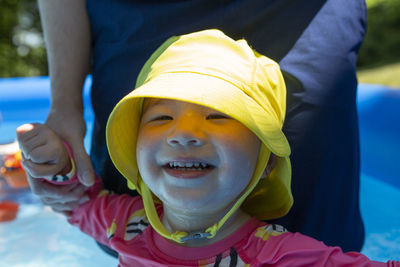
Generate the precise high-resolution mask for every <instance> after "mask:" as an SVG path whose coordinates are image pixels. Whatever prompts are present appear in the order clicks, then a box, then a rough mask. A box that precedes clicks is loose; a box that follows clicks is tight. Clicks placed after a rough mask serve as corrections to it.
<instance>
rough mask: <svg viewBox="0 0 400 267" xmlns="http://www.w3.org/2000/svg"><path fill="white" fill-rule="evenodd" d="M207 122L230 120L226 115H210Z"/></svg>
mask: <svg viewBox="0 0 400 267" xmlns="http://www.w3.org/2000/svg"><path fill="white" fill-rule="evenodd" d="M206 119H207V120H215V119H229V117H228V116H227V115H224V114H210V115H208V116H207V117H206Z"/></svg>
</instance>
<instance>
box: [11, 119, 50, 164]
mask: <svg viewBox="0 0 400 267" xmlns="http://www.w3.org/2000/svg"><path fill="white" fill-rule="evenodd" d="M39 131H40V126H39V125H35V124H24V125H21V126H20V127H18V128H17V140H18V143H19V146H20V149H21V151H22V154H23V155H24V156H25V158H30V155H29V154H30V152H31V151H32V150H33V149H35V148H36V147H37V146H40V145H43V144H44V143H45V142H46V138H43V136H41V135H39Z"/></svg>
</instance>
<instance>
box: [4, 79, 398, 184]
mask: <svg viewBox="0 0 400 267" xmlns="http://www.w3.org/2000/svg"><path fill="white" fill-rule="evenodd" d="M90 85H91V79H90V76H89V77H88V79H87V80H86V82H85V86H84V90H83V99H84V105H85V111H84V112H85V114H84V116H85V118H86V120H87V123H88V134H87V137H86V139H85V145H86V147H87V148H88V147H89V142H90V135H91V131H90V130H91V128H92V124H93V119H94V115H93V112H92V109H91V104H90ZM357 103H358V113H359V125H360V140H361V141H360V142H361V172H362V173H364V174H366V175H368V176H372V177H377V178H379V179H380V180H382V181H384V182H386V183H388V184H390V185H392V186H395V187H397V188H400V163H399V160H400V152H399V151H400V138H399V137H400V116H399V113H400V112H399V111H400V90H399V89H391V88H387V87H384V86H381V85H368V84H360V85H359V90H358V97H357ZM49 107H50V81H49V79H48V77H30V78H5V79H0V143H5V142H10V141H12V140H14V139H15V131H14V129H15V128H16V127H17V126H19V125H20V124H21V123H29V122H44V121H45V119H46V116H47V113H48V111H49Z"/></svg>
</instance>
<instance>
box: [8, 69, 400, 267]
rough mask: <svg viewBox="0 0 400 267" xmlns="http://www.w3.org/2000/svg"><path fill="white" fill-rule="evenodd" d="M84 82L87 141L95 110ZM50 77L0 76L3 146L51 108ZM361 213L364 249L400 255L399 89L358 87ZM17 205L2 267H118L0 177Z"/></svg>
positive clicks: (376, 255)
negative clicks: (91, 106) (10, 77)
mask: <svg viewBox="0 0 400 267" xmlns="http://www.w3.org/2000/svg"><path fill="white" fill-rule="evenodd" d="M89 88H90V79H88V81H87V82H86V83H85V89H84V103H85V107H86V109H85V118H86V119H87V121H88V125H87V126H88V134H87V137H86V138H85V146H86V148H88V147H89V142H90V138H89V136H90V135H91V131H90V130H91V128H92V121H93V112H92V111H91V109H90V100H89ZM49 104H50V103H49V80H48V78H47V77H38V78H19V79H2V80H0V121H1V123H0V144H1V143H6V142H10V141H13V140H14V139H15V128H16V127H17V126H19V125H21V124H23V123H29V122H44V120H45V118H46V114H47V112H48V108H49ZM358 107H359V108H358V109H359V120H360V138H361V172H362V174H361V191H360V193H361V195H360V203H361V212H362V216H363V219H364V222H365V227H366V241H365V244H364V247H363V250H362V252H363V253H364V254H365V255H367V256H368V257H369V258H370V259H373V260H380V261H385V260H388V259H392V260H400V212H399V211H400V163H399V159H400V152H399V151H400V138H399V136H400V119H399V110H400V90H392V89H387V88H384V87H382V86H371V85H360V87H359V94H358ZM1 200H13V201H17V202H19V203H20V211H19V213H18V217H17V219H16V220H14V221H11V222H6V223H4V222H3V223H0V266H24V267H26V266H58V267H61V266H68V267H71V266H82V267H83V266H85V267H87V266H117V265H118V262H117V260H116V259H114V258H112V257H110V256H108V255H107V254H105V253H103V252H102V250H101V249H100V248H99V247H98V246H97V244H96V243H95V242H94V241H93V239H92V238H90V237H88V236H86V235H84V234H83V233H81V232H80V231H79V230H78V229H77V228H75V227H72V226H70V225H69V224H68V223H67V222H66V220H65V218H64V217H63V216H62V215H59V214H56V213H54V212H52V211H51V210H49V209H48V208H46V207H44V206H43V205H42V204H41V202H40V200H39V199H38V198H37V197H36V196H34V195H33V194H31V193H30V191H29V189H13V188H10V187H9V186H8V185H7V184H6V182H5V181H4V180H3V179H0V201H1Z"/></svg>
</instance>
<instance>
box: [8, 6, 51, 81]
mask: <svg viewBox="0 0 400 267" xmlns="http://www.w3.org/2000/svg"><path fill="white" fill-rule="evenodd" d="M41 31H42V30H41V25H40V18H39V12H38V8H37V4H36V0H0V77H19V76H41V75H47V58H46V51H45V48H44V42H43V37H42V34H41Z"/></svg>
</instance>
